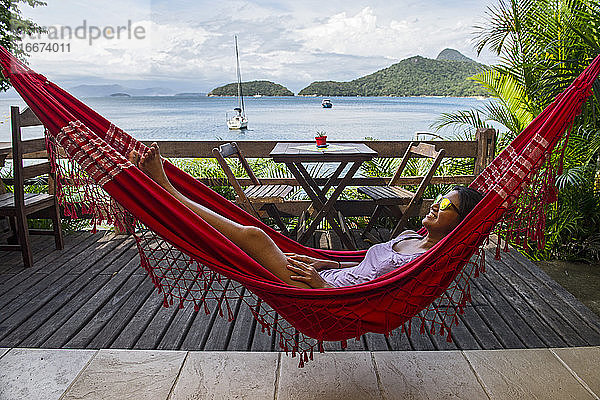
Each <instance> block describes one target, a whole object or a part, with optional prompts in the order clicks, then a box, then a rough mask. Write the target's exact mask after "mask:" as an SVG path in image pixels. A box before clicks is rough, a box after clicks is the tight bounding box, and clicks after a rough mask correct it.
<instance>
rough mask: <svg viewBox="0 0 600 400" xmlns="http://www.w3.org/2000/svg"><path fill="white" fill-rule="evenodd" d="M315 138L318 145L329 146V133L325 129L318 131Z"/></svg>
mask: <svg viewBox="0 0 600 400" xmlns="http://www.w3.org/2000/svg"><path fill="white" fill-rule="evenodd" d="M315 140H316V141H317V147H327V135H326V132H325V131H321V132H319V131H317V135H316V136H315Z"/></svg>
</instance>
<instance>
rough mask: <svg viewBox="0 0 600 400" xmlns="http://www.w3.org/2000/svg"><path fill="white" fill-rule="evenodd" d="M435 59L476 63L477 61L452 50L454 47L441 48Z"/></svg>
mask: <svg viewBox="0 0 600 400" xmlns="http://www.w3.org/2000/svg"><path fill="white" fill-rule="evenodd" d="M436 60H438V61H464V62H470V63H475V64H477V62H476V61H475V60H471V59H470V58H469V57H467V56H465V55H464V54H462V53H461V52H460V51H458V50H454V49H444V50H442V51H441V52H440V54H438V56H437V58H436Z"/></svg>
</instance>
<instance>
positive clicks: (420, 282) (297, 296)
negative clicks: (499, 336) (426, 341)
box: [0, 48, 600, 364]
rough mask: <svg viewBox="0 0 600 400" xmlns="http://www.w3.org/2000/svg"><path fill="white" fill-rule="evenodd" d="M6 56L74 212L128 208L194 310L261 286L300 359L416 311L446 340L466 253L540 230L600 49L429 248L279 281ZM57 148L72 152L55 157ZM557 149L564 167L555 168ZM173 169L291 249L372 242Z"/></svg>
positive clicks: (154, 259) (92, 120)
mask: <svg viewBox="0 0 600 400" xmlns="http://www.w3.org/2000/svg"><path fill="white" fill-rule="evenodd" d="M0 63H1V66H2V70H3V71H2V72H3V74H4V76H5V77H7V78H8V79H10V82H11V83H12V85H13V86H14V87H15V89H16V90H17V91H18V92H19V94H20V95H21V96H22V97H23V99H24V100H25V102H26V103H27V104H28V105H29V107H30V108H31V109H32V110H33V111H34V112H35V114H36V115H37V116H38V118H39V119H40V120H41V121H42V122H43V124H44V125H45V127H46V130H47V143H48V146H47V147H48V151H49V154H50V155H51V157H52V159H53V162H54V167H55V168H56V170H57V172H58V174H59V180H58V181H59V185H58V190H59V196H60V197H61V202H62V204H63V206H65V208H66V212H67V213H70V214H72V215H75V214H77V213H87V214H92V215H94V218H96V221H101V220H106V221H108V222H114V223H115V224H117V225H120V224H129V223H130V222H128V221H130V219H129V218H128V215H129V214H128V213H131V215H133V216H134V217H135V219H136V221H137V227H138V230H137V233H136V240H137V243H138V248H139V250H140V258H141V263H142V265H143V266H144V267H145V268H146V269H147V271H148V273H149V274H150V276H151V277H152V279H153V282H154V284H155V285H156V286H157V287H158V288H159V290H160V291H162V293H163V296H164V303H165V306H168V305H169V304H173V301H174V299H176V300H178V301H179V306H180V307H182V306H183V303H184V301H192V302H193V303H194V306H195V308H196V309H197V310H198V309H199V308H200V307H204V308H205V310H206V312H208V310H209V309H208V307H209V306H211V305H216V306H218V307H221V310H222V309H223V308H225V309H226V310H228V312H229V317H230V318H231V307H230V303H231V301H233V300H235V299H237V298H239V297H243V296H245V295H247V293H245V289H247V290H249V291H250V292H251V293H253V294H254V295H256V296H257V297H258V299H256V300H255V301H251V300H245V301H246V304H247V305H248V306H249V307H250V308H251V310H252V312H253V315H254V316H255V318H256V319H257V320H258V322H259V323H261V325H262V326H263V328H266V329H269V331H270V329H271V328H273V329H275V330H276V332H277V333H278V334H279V340H280V346H281V347H282V348H283V349H285V350H286V351H287V350H291V351H292V354H294V353H295V352H296V351H301V352H303V356H304V357H301V364H302V362H303V361H304V360H307V358H308V357H307V352H310V354H311V356H312V350H313V348H314V347H315V346H317V345H318V347H319V350H322V346H321V344H322V341H323V340H342V341H345V340H346V339H349V338H353V337H356V338H358V337H360V336H361V335H362V334H364V333H366V332H376V333H384V334H388V333H390V332H391V331H392V330H394V329H396V328H398V327H400V326H401V325H403V324H405V323H406V322H410V320H411V318H412V317H414V316H415V315H417V314H418V313H419V312H421V315H420V316H419V317H420V318H421V332H423V331H424V329H425V328H427V329H430V330H431V332H432V333H435V332H436V329H437V332H439V333H440V334H447V335H448V339H449V340H450V328H451V326H452V325H453V324H457V323H458V318H457V315H456V314H457V312H462V309H463V307H464V305H465V303H466V302H467V301H469V300H470V295H469V282H468V279H469V276H470V275H471V274H473V273H474V274H475V276H476V275H477V273H478V272H479V270H480V268H482V267H483V265H484V260H483V254H484V253H483V252H482V251H479V252H478V256H477V258H476V259H475V260H474V261H470V259H471V257H472V256H473V255H474V254H475V253H476V252H477V251H478V249H479V248H480V246H481V245H482V244H483V242H484V240H485V239H487V237H488V236H489V234H490V232H491V231H492V228H493V227H494V226H495V225H497V224H498V223H499V222H501V224H500V228H501V230H502V231H503V232H504V233H506V234H507V235H509V236H510V237H511V238H513V239H515V240H517V241H518V240H525V241H526V240H527V238H529V239H530V240H537V241H538V242H540V241H542V240H543V234H544V217H545V214H544V209H545V205H546V204H548V203H549V202H552V201H554V200H555V188H554V186H553V182H554V176H555V175H556V172H559V173H560V157H552V152H553V150H554V149H555V147H556V148H557V149H556V150H557V151H558V152H559V153H560V151H561V150H562V149H563V148H564V146H565V144H566V141H565V142H563V143H561V145H560V146H556V144H557V143H558V142H559V141H560V140H561V138H562V137H563V134H564V133H565V132H566V131H567V129H568V128H569V126H570V125H571V124H572V122H573V119H574V118H575V116H576V115H578V114H579V113H580V110H581V107H582V105H583V103H584V102H585V101H586V99H587V97H588V96H589V95H590V87H591V84H592V83H593V81H594V80H595V78H596V77H597V75H598V73H599V72H600V57H598V58H596V59H595V60H594V61H593V62H592V63H591V65H590V66H589V67H588V68H587V69H586V70H585V71H584V72H583V73H582V74H581V76H580V77H579V78H577V79H576V80H575V82H573V84H572V85H571V86H569V87H568V88H567V89H566V90H565V91H564V92H563V93H562V94H560V95H559V96H558V97H557V98H556V100H555V101H554V103H552V104H551V105H550V106H548V107H547V108H546V109H545V110H544V111H543V112H542V113H541V114H540V115H539V116H538V117H537V118H536V119H535V120H534V121H533V122H532V123H531V124H530V125H529V126H528V127H527V128H526V129H525V130H524V131H523V132H522V133H521V134H520V135H519V136H518V137H517V138H516V139H515V140H514V141H513V142H512V143H511V145H510V146H508V147H507V148H506V149H505V150H504V151H503V152H502V153H501V154H500V155H499V156H498V157H497V158H496V159H495V160H494V161H493V162H492V164H490V166H488V167H487V168H486V169H485V170H484V172H483V173H482V174H481V175H479V176H478V177H477V179H476V180H475V181H474V182H473V183H472V184H471V186H472V187H474V188H476V189H478V190H480V191H482V192H484V193H487V194H486V196H485V198H484V199H483V200H482V201H481V202H480V203H479V204H478V205H477V206H476V207H475V209H473V210H472V211H471V213H470V214H469V217H468V218H466V219H465V220H463V221H462V223H461V224H460V225H459V226H458V227H457V228H456V229H455V230H454V231H453V232H452V233H451V234H449V235H448V236H447V237H446V238H444V239H443V240H442V241H440V242H439V243H438V244H437V245H436V246H434V247H433V248H432V249H431V250H429V251H428V252H427V253H425V254H424V255H423V256H421V257H419V258H418V259H416V260H414V261H413V262H411V263H409V264H407V265H405V266H404V267H402V268H398V269H397V270H395V271H392V272H390V273H388V274H386V275H384V276H382V277H379V278H377V279H375V280H373V281H371V282H368V283H364V284H360V285H356V286H351V287H342V288H335V289H300V288H296V287H292V286H290V285H287V284H285V283H283V282H281V281H280V280H279V279H278V278H277V277H275V276H274V275H272V274H271V273H270V272H269V271H267V270H266V269H265V268H263V267H262V266H261V265H259V264H258V263H256V262H255V261H254V260H253V259H252V258H250V257H249V256H248V255H246V254H245V253H244V252H243V251H241V250H240V249H239V248H237V247H236V246H235V245H234V244H233V243H231V242H230V241H229V240H228V239H227V238H225V237H224V236H222V235H221V234H220V233H219V232H218V231H216V230H215V229H214V228H212V227H211V226H210V225H208V224H206V223H205V222H204V221H203V220H202V219H201V218H200V217H198V216H197V215H196V214H194V213H193V212H192V211H190V210H189V209H187V208H185V207H182V206H181V204H180V203H179V202H178V201H177V200H176V199H174V198H173V197H172V196H171V195H170V194H169V193H167V192H166V191H165V190H164V189H163V188H161V187H160V186H159V185H157V184H156V183H155V182H154V181H152V180H151V179H149V178H148V177H147V176H146V175H145V174H144V173H142V172H141V171H140V170H139V169H137V168H136V167H134V166H133V165H132V164H131V163H130V162H129V161H128V160H127V158H126V156H127V154H128V153H129V152H130V151H131V150H133V149H136V150H138V151H142V149H143V148H144V145H143V144H141V143H140V142H138V141H136V140H135V139H133V138H132V137H131V136H129V135H127V134H126V133H125V132H123V131H122V130H120V129H119V128H117V127H115V126H114V125H112V124H111V123H110V122H109V121H107V120H106V119H104V118H103V117H101V116H100V115H98V114H97V113H96V112H94V111H93V110H91V109H90V108H89V107H87V106H86V105H84V104H83V103H81V102H80V101H78V100H77V99H75V98H74V97H73V96H71V95H70V94H68V93H67V92H66V91H64V90H62V89H61V88H59V87H58V86H56V85H55V84H53V83H51V82H49V81H48V80H47V79H46V78H45V77H44V76H42V75H40V74H37V73H35V72H33V71H32V70H30V69H29V68H27V67H26V66H24V65H23V64H21V63H20V62H19V61H18V60H16V59H15V58H14V57H13V56H12V55H11V54H10V53H9V52H8V51H6V50H5V49H4V48H0ZM61 152H64V153H66V155H67V157H68V158H69V160H70V161H71V163H65V162H63V161H61V160H60V159H59V158H60V157H59V155H60V153H61ZM557 159H558V160H559V161H558V164H559V166H558V171H557V169H556V168H555V167H553V165H554V164H556V163H557ZM82 170H83V171H85V174H82V173H81V171H82ZM165 172H166V174H167V176H168V177H169V179H170V180H171V182H172V183H173V185H174V186H175V187H176V188H177V189H178V190H179V191H181V192H182V193H183V194H184V195H186V196H187V197H189V198H190V199H192V200H194V201H196V202H198V203H201V204H203V205H205V206H207V207H209V208H210V209H212V210H214V211H216V212H218V213H219V214H221V215H224V216H226V217H228V218H230V219H231V220H233V221H236V222H238V223H241V224H244V225H254V226H258V227H260V228H262V229H263V230H264V231H265V232H267V234H268V235H270V236H271V238H272V239H273V240H274V241H275V243H276V244H277V245H278V246H279V247H280V248H281V249H282V250H283V251H284V252H295V253H300V254H307V255H311V256H320V257H326V258H330V259H334V260H339V261H344V260H352V261H359V260H360V259H361V258H362V257H363V256H364V251H356V252H349V251H329V250H319V249H312V248H308V247H305V246H302V245H300V244H299V243H297V242H294V241H293V240H291V239H289V238H287V237H285V236H283V235H281V234H279V233H278V232H277V231H275V230H273V229H271V228H270V227H268V226H266V225H265V224H263V223H262V222H261V221H259V220H257V219H255V218H254V217H253V216H251V215H250V214H248V213H246V212H244V211H243V210H241V209H240V208H238V207H237V206H236V205H234V204H233V203H231V202H229V201H228V200H226V199H225V198H223V197H221V196H220V195H218V194H216V193H215V192H214V191H212V190H211V189H210V188H208V187H206V186H205V185H203V184H201V183H200V182H198V181H197V180H195V179H194V178H193V177H191V176H189V175H187V174H186V173H184V172H182V171H181V170H179V169H177V168H176V167H174V166H173V165H172V164H170V163H168V162H166V163H165ZM94 183H95V184H94ZM98 187H101V188H102V189H103V191H105V193H108V195H110V197H107V196H106V194H105V193H104V192H100V191H99V190H98ZM111 199H114V201H112V200H111ZM115 201H116V203H118V204H116V203H115ZM74 205H77V206H78V207H79V209H76V208H75V207H74ZM123 209H125V210H127V211H128V213H126V212H124V211H123ZM507 210H508V211H509V212H506V213H505V211H507ZM130 228H131V226H130ZM141 228H143V229H141ZM157 235H158V236H157ZM466 265H467V268H465V266H466ZM479 266H481V267H479ZM223 277H226V278H230V279H232V280H233V283H227V282H228V280H227V279H223ZM235 282H238V283H239V284H241V285H243V287H242V286H240V285H237V284H236V283H235ZM244 288H245V289H244ZM247 297H248V296H245V297H244V299H246V298H247ZM436 299H439V300H436ZM434 302H435V303H434ZM265 303H266V304H265ZM277 314H278V315H279V316H280V317H282V318H284V319H285V320H286V321H287V322H288V323H289V325H287V324H286V323H284V322H283V321H282V320H281V318H279V319H278V318H277ZM408 328H409V329H410V325H408ZM310 338H313V339H314V340H312V339H310Z"/></svg>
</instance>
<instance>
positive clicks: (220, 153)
mask: <svg viewBox="0 0 600 400" xmlns="http://www.w3.org/2000/svg"><path fill="white" fill-rule="evenodd" d="M212 152H213V155H214V157H215V158H216V159H217V162H218V163H219V165H220V166H221V168H222V169H223V172H225V176H227V181H229V184H230V185H231V186H233V190H234V191H235V194H236V196H237V202H238V203H241V204H243V205H244V206H245V209H246V211H248V212H250V213H251V214H254V215H255V216H257V215H258V214H257V212H256V210H255V209H254V207H253V206H252V203H251V202H250V200H249V199H248V197H247V196H246V194H245V193H244V189H242V185H240V183H239V182H238V180H237V178H236V177H235V175H234V174H233V171H232V170H231V168H229V164H227V161H226V160H225V159H226V158H230V157H237V159H238V160H239V162H240V164H241V165H242V168H244V170H245V171H246V173H247V174H248V177H249V178H250V180H251V181H252V183H253V184H255V185H260V184H261V183H260V180H259V179H258V178H257V177H256V175H254V172H253V171H252V169H251V168H250V164H248V161H246V159H245V158H244V155H243V154H242V151H241V150H240V148H239V147H238V145H237V143H236V142H231V143H225V144H222V145H220V146H219V147H215V148H214V149H213V150H212Z"/></svg>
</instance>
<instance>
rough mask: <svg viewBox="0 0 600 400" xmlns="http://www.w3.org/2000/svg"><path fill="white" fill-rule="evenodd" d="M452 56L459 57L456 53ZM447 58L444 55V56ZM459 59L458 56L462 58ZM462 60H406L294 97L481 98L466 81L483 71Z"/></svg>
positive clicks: (319, 85)
mask: <svg viewBox="0 0 600 400" xmlns="http://www.w3.org/2000/svg"><path fill="white" fill-rule="evenodd" d="M442 53H444V52H442ZM442 53H440V55H442ZM456 53H458V54H460V53H459V52H457V51H456ZM447 54H448V52H446V55H447ZM460 55H461V56H462V54H460ZM450 56H451V57H455V56H456V54H450ZM463 57H464V56H463ZM464 58H466V59H467V60H468V61H449V60H443V59H442V60H432V59H429V58H424V57H421V56H415V57H410V58H407V59H405V60H402V61H400V62H399V63H397V64H394V65H392V66H390V67H388V68H385V69H382V70H380V71H377V72H375V73H373V74H370V75H366V76H363V77H361V78H358V79H355V80H353V81H350V82H334V81H320V82H313V83H311V84H310V85H308V86H307V87H305V88H304V89H302V90H301V91H300V92H299V93H298V95H300V96H311V95H312V96H314V95H316V96H454V97H462V96H485V95H486V92H485V91H484V90H483V88H482V87H481V86H479V85H478V84H477V83H475V82H473V81H471V80H469V79H467V78H469V77H470V76H473V75H475V74H477V73H478V72H481V71H482V70H484V69H485V68H486V67H485V66H484V65H482V64H478V63H476V62H474V61H473V60H470V59H468V58H467V57H464Z"/></svg>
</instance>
